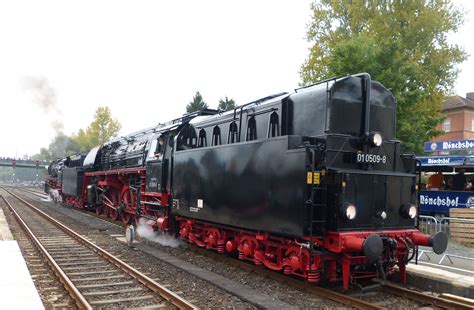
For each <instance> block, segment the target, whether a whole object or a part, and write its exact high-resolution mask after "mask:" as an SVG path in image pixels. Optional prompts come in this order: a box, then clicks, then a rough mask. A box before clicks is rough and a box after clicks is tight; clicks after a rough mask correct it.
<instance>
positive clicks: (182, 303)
mask: <svg viewBox="0 0 474 310" xmlns="http://www.w3.org/2000/svg"><path fill="white" fill-rule="evenodd" d="M4 190H5V191H7V192H8V193H9V194H11V195H12V196H14V197H15V198H17V199H18V200H20V201H21V202H23V203H24V204H25V205H27V206H28V207H30V208H31V209H32V210H34V211H35V212H36V213H38V214H40V215H41V216H43V217H44V218H46V219H47V220H48V221H50V222H51V223H53V224H54V225H56V226H57V227H59V228H60V229H61V230H63V231H64V232H65V233H67V234H68V235H70V236H71V237H73V238H74V239H76V240H77V241H79V242H81V243H83V244H84V245H86V246H87V247H89V248H90V249H92V250H93V251H95V252H96V253H97V254H98V255H100V256H102V257H103V258H105V259H106V260H108V261H109V262H111V263H112V264H114V265H115V266H117V267H119V268H120V269H122V270H123V271H124V272H126V273H127V274H129V275H131V276H132V277H134V278H135V279H137V280H138V281H140V282H141V283H142V284H143V285H145V286H146V287H148V288H149V289H151V290H152V291H154V292H156V293H158V294H159V295H160V296H161V297H163V298H164V299H166V300H168V301H169V302H170V303H172V304H173V305H175V306H176V307H178V308H180V309H198V308H197V307H196V306H195V305H193V304H191V303H190V302H188V301H187V300H185V299H183V298H182V297H180V296H179V295H177V294H175V293H174V292H172V291H170V290H168V289H167V288H166V287H164V286H162V285H160V284H158V283H156V282H155V281H153V280H152V279H151V278H149V277H147V276H146V275H144V274H143V273H141V272H139V271H138V270H136V269H135V268H133V267H132V266H130V265H128V264H127V263H125V262H123V261H122V260H120V259H119V258H117V257H115V256H113V255H112V254H110V253H109V252H107V251H105V250H104V249H102V248H100V247H98V246H97V245H95V244H93V243H92V242H90V241H89V240H87V239H85V238H84V237H82V236H81V235H79V234H77V233H76V232H74V231H73V230H71V229H70V228H68V227H66V226H65V225H63V224H61V223H60V222H59V221H57V220H55V219H54V218H52V217H51V216H49V215H48V214H46V213H44V212H43V211H41V210H39V209H38V208H36V207H35V206H33V205H32V204H30V203H29V202H27V201H26V200H24V199H22V198H21V197H19V196H17V195H15V194H13V193H11V192H9V191H8V190H6V189H4Z"/></svg>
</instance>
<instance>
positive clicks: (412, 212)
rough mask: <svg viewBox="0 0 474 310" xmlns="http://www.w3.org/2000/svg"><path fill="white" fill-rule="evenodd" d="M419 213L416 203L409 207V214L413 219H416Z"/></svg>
mask: <svg viewBox="0 0 474 310" xmlns="http://www.w3.org/2000/svg"><path fill="white" fill-rule="evenodd" d="M417 215H418V210H417V208H416V206H415V205H411V206H410V208H409V209H408V216H409V217H410V218H411V219H414V218H415V217H416V216H417Z"/></svg>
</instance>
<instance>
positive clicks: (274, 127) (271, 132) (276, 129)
mask: <svg viewBox="0 0 474 310" xmlns="http://www.w3.org/2000/svg"><path fill="white" fill-rule="evenodd" d="M279 135H280V124H279V122H278V114H277V113H276V112H273V113H272V114H270V124H269V125H268V138H273V137H278V136H279Z"/></svg>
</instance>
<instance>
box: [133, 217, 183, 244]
mask: <svg viewBox="0 0 474 310" xmlns="http://www.w3.org/2000/svg"><path fill="white" fill-rule="evenodd" d="M152 223H153V222H151V223H148V221H147V220H146V219H144V218H140V220H139V221H138V225H137V234H138V235H139V236H140V237H142V238H145V239H147V240H150V241H153V242H157V243H159V244H161V245H163V246H169V247H172V248H177V247H179V246H180V245H181V244H182V243H181V240H179V239H177V238H175V237H173V236H171V235H168V234H167V233H165V232H156V231H154V230H153V227H152V225H151V224H152Z"/></svg>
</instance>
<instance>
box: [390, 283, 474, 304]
mask: <svg viewBox="0 0 474 310" xmlns="http://www.w3.org/2000/svg"><path fill="white" fill-rule="evenodd" d="M381 284H382V289H383V291H385V292H387V293H390V294H395V295H398V296H401V297H405V298H409V299H412V300H415V301H423V302H427V303H429V304H431V305H433V306H437V307H441V308H447V309H472V308H473V307H472V304H469V303H467V302H461V300H459V299H458V300H456V301H454V300H448V299H445V298H440V297H435V296H429V295H426V294H423V293H420V292H417V291H412V290H409V289H406V288H403V287H399V286H396V285H393V284H389V283H385V282H381Z"/></svg>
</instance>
